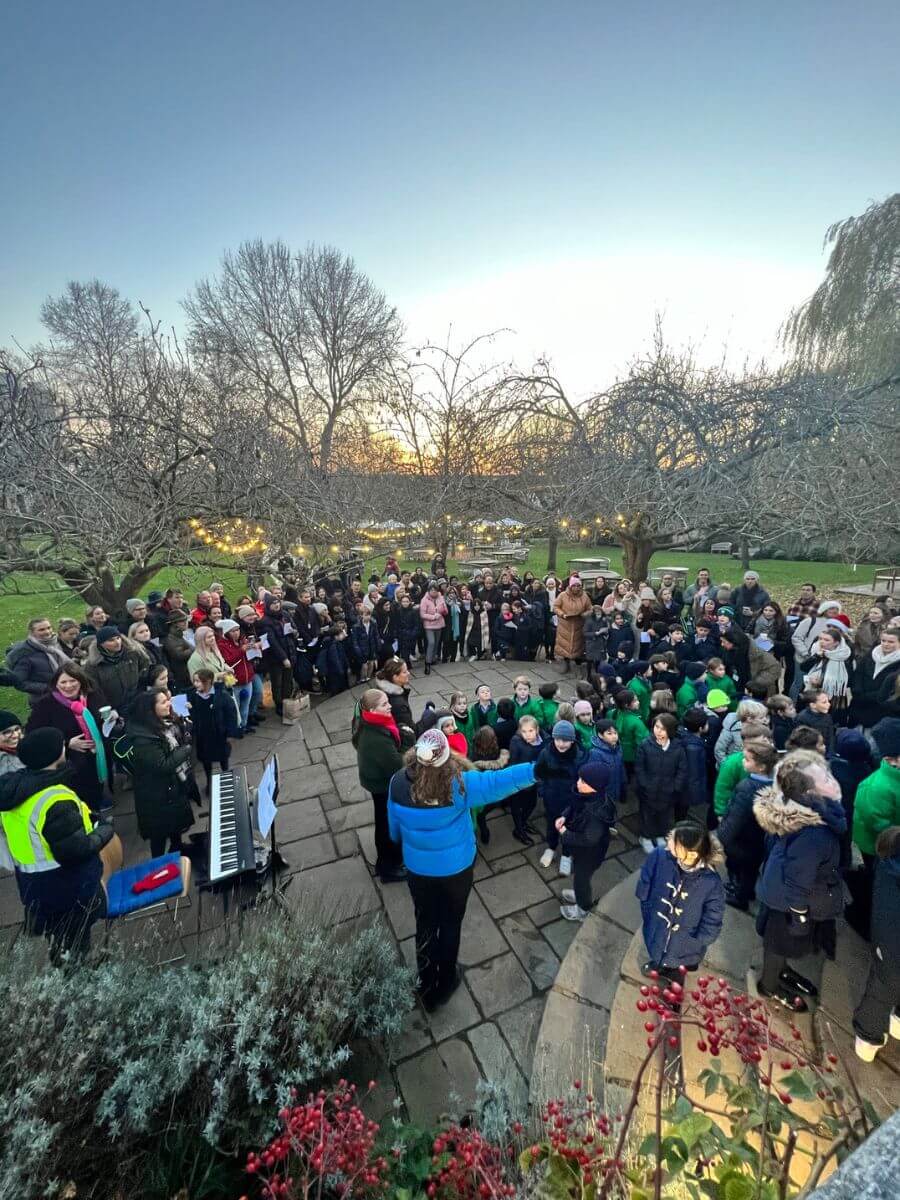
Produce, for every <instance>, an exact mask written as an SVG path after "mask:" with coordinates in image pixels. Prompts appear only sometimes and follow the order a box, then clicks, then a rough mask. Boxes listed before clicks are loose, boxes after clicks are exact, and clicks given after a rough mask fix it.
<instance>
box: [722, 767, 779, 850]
mask: <svg viewBox="0 0 900 1200" xmlns="http://www.w3.org/2000/svg"><path fill="white" fill-rule="evenodd" d="M771 786H772V780H771V779H766V778H765V776H763V775H748V776H747V778H746V779H742V780H741V782H740V783H739V784H738V785H737V787H736V788H735V789H734V792H733V793H732V796H731V803H730V804H729V805H728V809H727V811H726V813H725V815H724V816H723V817H722V818H721V820H720V821H719V828H718V829H717V830H716V833H717V835H718V838H719V841H720V842H721V843H722V845H723V847H724V849H725V853H726V855H727V856H728V862H729V865H731V864H733V863H740V864H741V865H746V866H748V867H752V866H755V867H757V868H758V867H759V865H760V864H761V863H762V860H763V858H764V857H765V852H766V835H765V834H764V833H763V831H762V830H761V829H760V827H759V824H758V823H757V820H756V817H754V815H753V802H754V800H755V799H756V795H757V792H761V791H762V789H763V788H764V787H771Z"/></svg>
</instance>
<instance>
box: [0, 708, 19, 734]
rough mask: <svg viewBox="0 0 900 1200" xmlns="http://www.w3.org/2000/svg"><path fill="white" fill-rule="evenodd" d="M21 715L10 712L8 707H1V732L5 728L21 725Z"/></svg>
mask: <svg viewBox="0 0 900 1200" xmlns="http://www.w3.org/2000/svg"><path fill="white" fill-rule="evenodd" d="M21 724H22V719H21V717H17V716H16V714H15V713H14V712H10V711H9V709H8V708H0V733H2V732H3V731H4V730H5V729H12V728H13V726H15V725H19V726H20V725H21Z"/></svg>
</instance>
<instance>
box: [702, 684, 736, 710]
mask: <svg viewBox="0 0 900 1200" xmlns="http://www.w3.org/2000/svg"><path fill="white" fill-rule="evenodd" d="M706 707H707V708H730V707H731V701H730V700H729V699H728V696H727V694H726V693H725V692H723V691H722V689H721V688H713V689H712V691H711V692H709V693H708V695H707V697H706Z"/></svg>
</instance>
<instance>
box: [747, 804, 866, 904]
mask: <svg viewBox="0 0 900 1200" xmlns="http://www.w3.org/2000/svg"><path fill="white" fill-rule="evenodd" d="M753 815H754V817H755V818H756V822H757V824H758V825H759V827H760V828H761V829H762V831H763V833H764V834H766V835H767V836H766V860H765V863H764V865H763V869H762V874H761V875H760V880H759V883H758V884H757V888H756V894H757V896H758V897H759V899H760V901H761V902H762V903H763V904H765V906H766V908H769V909H772V910H773V911H774V912H780V913H787V912H789V911H791V910H794V911H799V912H808V913H809V916H810V918H811V919H812V920H814V921H828V920H834V919H835V918H837V917H838V916H840V913H841V910H842V908H843V891H842V882H841V873H840V862H841V837H842V836H843V835H844V833H845V832H846V830H847V817H846V814H845V813H844V809H843V805H842V804H841V803H840V801H837V800H831V799H830V798H828V797H825V796H819V795H816V794H815V793H814V792H809V793H807V794H806V795H805V796H803V797H802V799H801V800H785V799H784V797H783V796H782V795H781V793H780V792H779V791H778V790H777V788H776V787H775V786H772V787H765V788H763V789H762V790H761V791H759V792H758V793H757V795H756V799H755V800H754V802H753Z"/></svg>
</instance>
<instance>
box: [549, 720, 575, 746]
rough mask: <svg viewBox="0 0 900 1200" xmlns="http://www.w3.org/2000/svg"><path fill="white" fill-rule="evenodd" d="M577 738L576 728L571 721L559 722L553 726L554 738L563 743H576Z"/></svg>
mask: <svg viewBox="0 0 900 1200" xmlns="http://www.w3.org/2000/svg"><path fill="white" fill-rule="evenodd" d="M577 736H578V734H577V733H576V732H575V726H574V725H573V724H572V722H571V721H557V722H556V724H555V725H554V726H553V737H555V738H558V739H559V740H560V741H561V742H574V741H575V739H576V738H577Z"/></svg>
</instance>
